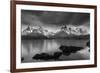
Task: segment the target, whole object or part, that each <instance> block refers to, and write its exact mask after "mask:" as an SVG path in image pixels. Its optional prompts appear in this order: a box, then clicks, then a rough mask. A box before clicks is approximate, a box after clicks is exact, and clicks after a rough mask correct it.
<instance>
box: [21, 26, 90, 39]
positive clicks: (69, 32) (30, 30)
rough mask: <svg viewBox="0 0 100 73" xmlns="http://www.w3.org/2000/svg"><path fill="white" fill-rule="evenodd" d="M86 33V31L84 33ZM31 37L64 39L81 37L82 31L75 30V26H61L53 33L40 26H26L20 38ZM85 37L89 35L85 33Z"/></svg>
mask: <svg viewBox="0 0 100 73" xmlns="http://www.w3.org/2000/svg"><path fill="white" fill-rule="evenodd" d="M85 32H86V31H85ZM23 35H24V36H31V37H37V38H38V37H44V38H45V37H46V38H59V37H60V38H61V37H62V38H63V37H64V38H66V37H69V36H80V35H81V36H82V35H84V34H83V30H82V29H80V28H77V27H76V26H66V25H63V26H62V27H61V28H60V29H59V31H57V32H56V33H54V32H50V31H48V30H47V29H44V28H42V27H41V26H37V27H34V26H33V27H32V26H28V27H27V28H26V29H25V30H24V31H23V32H22V36H23ZM85 35H89V34H88V33H85Z"/></svg>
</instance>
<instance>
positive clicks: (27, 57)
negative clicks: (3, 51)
mask: <svg viewBox="0 0 100 73" xmlns="http://www.w3.org/2000/svg"><path fill="white" fill-rule="evenodd" d="M87 41H88V40H71V39H69V40H68V39H32V40H22V49H21V57H22V63H25V62H38V61H39V62H40V61H44V60H37V59H34V58H33V57H34V56H36V55H37V54H41V53H44V54H47V55H53V54H54V53H55V52H56V53H57V52H58V53H59V52H62V50H61V49H60V47H61V46H62V45H65V46H75V47H83V48H82V49H81V50H77V51H76V52H75V53H71V54H70V55H64V54H62V55H61V56H60V57H59V59H60V60H87V59H89V58H90V54H89V52H88V49H89V48H88V47H86V42H87ZM75 49H77V48H75ZM47 61H49V60H47ZM50 61H53V60H50Z"/></svg>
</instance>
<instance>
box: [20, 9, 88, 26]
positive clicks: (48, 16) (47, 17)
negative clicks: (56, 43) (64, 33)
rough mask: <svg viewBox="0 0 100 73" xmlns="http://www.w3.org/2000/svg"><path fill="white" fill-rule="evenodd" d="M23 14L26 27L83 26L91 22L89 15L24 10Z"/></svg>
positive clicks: (22, 21) (22, 17) (23, 22)
mask: <svg viewBox="0 0 100 73" xmlns="http://www.w3.org/2000/svg"><path fill="white" fill-rule="evenodd" d="M21 14H22V15H21V19H22V20H21V23H22V24H26V25H27V24H33V25H35V24H38V25H44V26H45V25H50V26H52V25H56V26H60V25H62V24H66V25H67V24H72V25H83V24H84V23H86V22H89V21H90V14H89V13H75V12H54V11H33V10H22V13H21ZM88 25H89V24H88ZM88 25H87V26H88Z"/></svg>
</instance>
